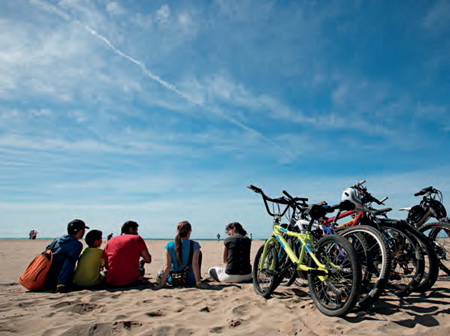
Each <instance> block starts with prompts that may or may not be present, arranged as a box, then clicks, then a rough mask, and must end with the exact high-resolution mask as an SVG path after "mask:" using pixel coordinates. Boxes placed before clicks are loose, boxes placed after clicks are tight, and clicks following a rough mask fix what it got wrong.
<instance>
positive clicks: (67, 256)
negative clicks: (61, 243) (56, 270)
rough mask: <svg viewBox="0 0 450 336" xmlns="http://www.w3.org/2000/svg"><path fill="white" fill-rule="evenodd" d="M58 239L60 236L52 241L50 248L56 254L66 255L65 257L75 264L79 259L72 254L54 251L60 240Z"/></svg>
mask: <svg viewBox="0 0 450 336" xmlns="http://www.w3.org/2000/svg"><path fill="white" fill-rule="evenodd" d="M58 240H59V238H55V239H53V241H52V243H51V244H50V246H49V247H48V250H50V251H52V253H53V254H55V255H56V254H59V255H62V256H64V257H65V258H66V259H68V260H69V261H70V262H72V263H73V264H75V263H76V262H77V259H75V258H74V257H72V256H70V255H68V254H66V253H61V252H58V253H55V252H53V249H54V248H55V245H56V243H57V242H58Z"/></svg>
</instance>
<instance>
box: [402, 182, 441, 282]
mask: <svg viewBox="0 0 450 336" xmlns="http://www.w3.org/2000/svg"><path fill="white" fill-rule="evenodd" d="M414 196H423V198H422V200H421V201H420V203H419V204H417V205H414V206H413V207H410V208H401V209H400V210H401V211H408V216H407V218H406V221H407V222H409V223H410V224H411V225H413V226H414V227H416V228H417V229H418V230H419V231H420V232H422V233H423V234H424V235H425V236H426V237H428V238H429V239H430V240H431V241H432V243H433V247H434V250H435V252H436V254H437V257H438V259H439V268H440V269H441V270H442V271H444V272H445V273H446V274H447V275H450V220H449V218H448V217H446V216H447V210H446V209H445V206H444V205H443V204H442V201H443V196H442V193H441V192H440V191H439V190H438V189H436V188H434V187H432V186H430V187H426V188H423V189H422V190H420V191H419V192H416V193H415V194H414ZM430 218H436V219H437V220H438V221H437V222H429V223H427V221H428V220H429V219H430Z"/></svg>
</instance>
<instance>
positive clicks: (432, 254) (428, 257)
mask: <svg viewBox="0 0 450 336" xmlns="http://www.w3.org/2000/svg"><path fill="white" fill-rule="evenodd" d="M396 224H397V225H400V226H401V227H402V228H403V229H405V231H406V232H408V233H410V234H411V235H412V236H413V237H414V239H416V240H417V242H418V243H419V245H420V247H421V249H422V254H423V258H424V272H423V276H422V279H421V280H420V283H419V284H418V286H417V287H416V288H415V289H414V291H415V292H418V293H424V292H426V291H427V290H429V289H431V288H432V287H433V286H434V284H435V283H436V280H437V278H438V275H439V259H438V256H437V254H436V251H435V250H434V247H433V242H432V240H431V239H429V238H428V237H426V236H425V235H424V234H423V233H422V232H420V231H419V230H417V229H416V228H414V227H413V226H411V225H409V224H408V223H407V222H405V221H398V222H397V223H396Z"/></svg>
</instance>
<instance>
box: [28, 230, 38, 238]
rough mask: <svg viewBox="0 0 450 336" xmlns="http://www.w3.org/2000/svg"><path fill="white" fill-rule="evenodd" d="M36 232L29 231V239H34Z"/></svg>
mask: <svg viewBox="0 0 450 336" xmlns="http://www.w3.org/2000/svg"><path fill="white" fill-rule="evenodd" d="M37 234H38V232H37V231H36V230H31V231H30V233H29V239H36V237H37Z"/></svg>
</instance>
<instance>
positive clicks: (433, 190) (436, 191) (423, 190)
mask: <svg viewBox="0 0 450 336" xmlns="http://www.w3.org/2000/svg"><path fill="white" fill-rule="evenodd" d="M427 193H431V194H436V193H438V190H437V189H436V188H433V187H432V186H429V187H426V188H423V189H422V190H421V191H418V192H416V193H415V194H414V196H422V195H425V194H427Z"/></svg>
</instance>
